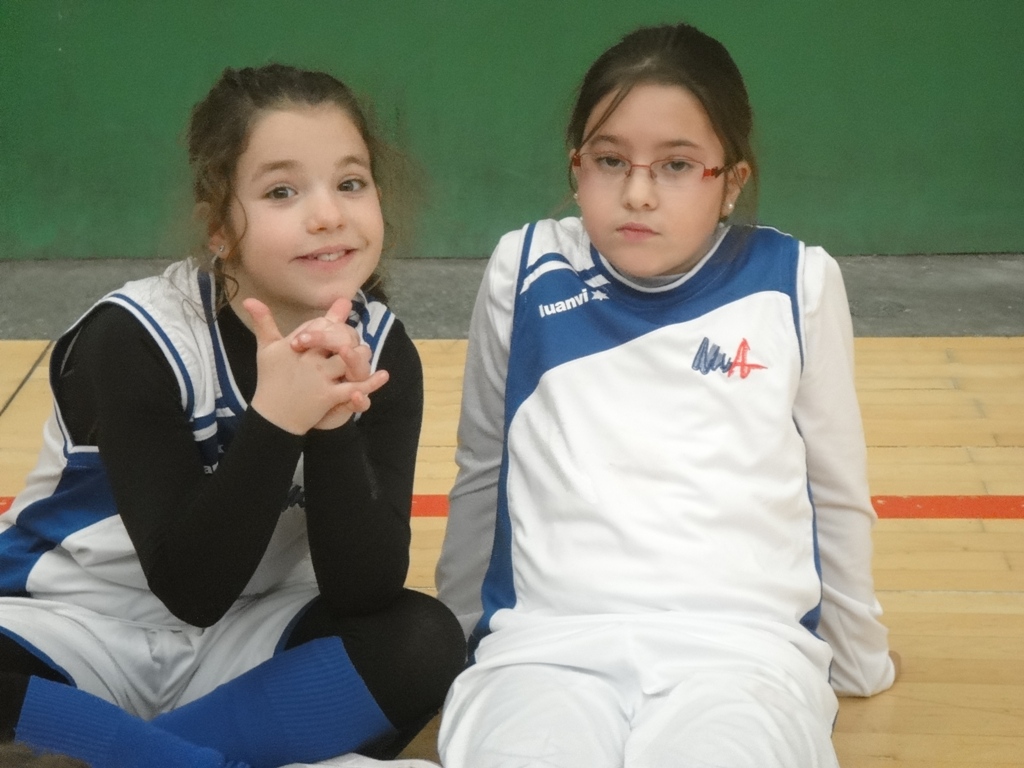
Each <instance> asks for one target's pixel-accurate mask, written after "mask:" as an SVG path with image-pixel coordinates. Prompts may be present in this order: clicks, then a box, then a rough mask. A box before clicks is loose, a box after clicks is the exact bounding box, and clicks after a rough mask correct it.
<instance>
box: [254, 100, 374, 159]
mask: <svg viewBox="0 0 1024 768" xmlns="http://www.w3.org/2000/svg"><path fill="white" fill-rule="evenodd" d="M317 151H323V152H340V151H343V152H344V154H346V155H353V154H358V155H365V156H366V157H367V158H368V157H369V148H368V147H367V145H366V142H365V140H364V139H363V136H362V134H361V133H360V131H359V128H358V127H357V125H356V123H355V122H354V121H353V120H352V118H351V116H350V115H349V114H348V112H347V111H345V110H344V109H342V108H341V107H340V106H338V105H336V104H333V103H327V104H319V105H316V106H310V105H305V104H301V105H298V104H297V105H292V104H288V105H284V106H282V107H277V108H273V109H264V110H262V111H261V112H260V113H258V114H257V115H256V116H255V117H254V118H253V121H252V124H251V126H250V128H249V136H248V140H247V142H246V146H245V148H244V149H243V151H242V153H241V155H240V157H239V164H240V165H244V164H246V163H247V162H253V161H259V160H258V159H259V158H262V157H264V156H267V155H277V154H281V153H285V154H294V153H300V154H306V153H309V152H317Z"/></svg>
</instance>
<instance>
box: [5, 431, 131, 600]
mask: <svg viewBox="0 0 1024 768" xmlns="http://www.w3.org/2000/svg"><path fill="white" fill-rule="evenodd" d="M67 456H68V464H67V467H65V469H64V471H63V472H62V473H61V477H60V480H59V481H58V482H57V487H56V488H55V489H54V491H53V493H51V494H50V495H49V496H46V497H45V498H42V499H39V500H38V501H34V502H32V503H31V504H29V505H28V506H27V507H25V508H24V509H23V510H22V511H21V512H20V513H19V515H18V521H17V524H16V525H15V526H14V527H12V528H10V529H8V530H7V531H5V532H4V533H3V534H2V535H0V592H2V593H3V594H7V595H23V594H25V593H26V586H27V583H28V576H29V573H30V572H31V570H32V568H33V567H35V564H36V562H38V560H39V558H40V557H42V556H43V555H44V554H46V553H47V552H49V551H50V550H51V549H53V548H54V547H55V546H57V545H59V544H60V543H61V542H62V541H63V540H64V539H65V538H67V537H68V536H70V535H71V534H73V533H75V532H76V531H80V530H82V529H83V528H88V527H89V526H90V525H94V524H95V523H98V522H100V521H101V520H105V519H106V518H108V517H112V516H113V515H115V514H117V512H116V507H115V506H114V496H113V493H112V491H111V490H110V483H109V481H108V479H107V473H106V470H105V469H104V467H103V461H102V460H101V459H100V455H99V453H98V452H96V451H76V452H73V453H69V454H68V455H67Z"/></svg>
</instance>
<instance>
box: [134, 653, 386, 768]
mask: <svg viewBox="0 0 1024 768" xmlns="http://www.w3.org/2000/svg"><path fill="white" fill-rule="evenodd" d="M153 724H154V725H156V726H159V727H160V728H164V729H166V730H167V731H169V732H171V733H174V734H177V735H178V736H181V737H182V738H185V739H188V740H189V741H192V742H195V743H196V744H203V745H204V746H208V747H212V748H213V749H216V750H218V751H219V752H221V753H223V754H225V755H227V756H228V757H231V758H232V759H235V760H244V761H245V762H246V763H248V764H249V765H251V766H252V768H273V766H279V765H285V764H287V763H315V762H318V761H320V760H325V759H327V758H329V757H335V756H336V755H341V754H345V753H347V752H352V751H354V750H355V749H357V748H358V747H360V746H361V745H363V744H365V743H367V742H368V741H371V740H374V739H377V738H380V737H382V736H385V735H388V734H391V733H394V731H395V729H394V727H393V726H392V725H391V723H390V722H389V721H388V719H387V717H385V715H384V713H383V712H381V710H380V707H379V706H377V702H376V701H374V698H373V696H372V695H371V694H370V691H369V690H367V688H366V684H365V683H364V682H363V680H362V678H361V677H359V674H358V673H357V672H356V670H355V668H354V667H353V666H352V662H351V661H350V660H349V658H348V654H347V653H346V652H345V646H344V644H343V643H342V642H341V639H340V638H337V637H326V638H320V639H318V640H313V641H311V642H308V643H305V644H303V645H300V646H298V647H296V648H292V649H290V650H288V651H285V652H284V653H281V654H278V655H277V656H275V657H273V658H272V659H270V660H269V661H266V662H264V663H263V664H260V665H259V666H258V667H255V668H254V669H251V670H249V671H248V672H246V673H245V674H243V675H241V676H239V677H237V678H235V679H234V680H230V681H228V682H227V683H225V684H224V685H221V686H220V687H218V688H217V689H215V690H214V691H212V692H211V693H209V694H207V695H206V696H204V697H203V698H201V699H197V700H196V701H193V702H191V703H189V704H186V705H185V706H183V707H179V708H178V709H176V710H174V711H172V712H168V713H167V714H164V715H161V716H160V717H158V718H156V719H155V720H154V721H153Z"/></svg>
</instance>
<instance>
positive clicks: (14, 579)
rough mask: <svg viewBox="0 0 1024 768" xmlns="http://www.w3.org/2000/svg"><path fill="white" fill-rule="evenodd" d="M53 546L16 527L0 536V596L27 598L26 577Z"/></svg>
mask: <svg viewBox="0 0 1024 768" xmlns="http://www.w3.org/2000/svg"><path fill="white" fill-rule="evenodd" d="M55 546H57V545H56V544H54V543H53V542H50V541H43V540H42V539H40V538H39V537H38V536H33V535H32V534H31V533H29V532H28V531H24V530H22V529H21V528H19V527H18V526H17V525H12V526H11V527H10V528H8V529H7V530H6V531H4V532H3V533H2V534H0V595H4V596H5V597H28V591H27V584H28V575H29V574H30V573H31V572H32V569H33V568H35V565H36V563H37V562H39V558H41V557H42V556H43V555H45V554H46V553H47V552H49V551H50V550H51V549H53V548H54V547H55ZM0 631H2V630H0Z"/></svg>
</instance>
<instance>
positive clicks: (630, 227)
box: [618, 223, 657, 240]
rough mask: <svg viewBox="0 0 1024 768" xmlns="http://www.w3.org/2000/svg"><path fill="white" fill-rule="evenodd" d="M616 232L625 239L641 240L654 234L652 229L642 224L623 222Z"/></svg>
mask: <svg viewBox="0 0 1024 768" xmlns="http://www.w3.org/2000/svg"><path fill="white" fill-rule="evenodd" d="M618 232H619V233H620V234H621V235H622V236H623V237H625V238H626V239H627V240H643V239H645V238H648V237H650V236H651V235H656V234H657V232H655V231H654V230H653V229H651V228H650V227H648V226H645V225H643V224H632V223H631V224H623V225H622V226H621V227H619V228H618Z"/></svg>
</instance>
